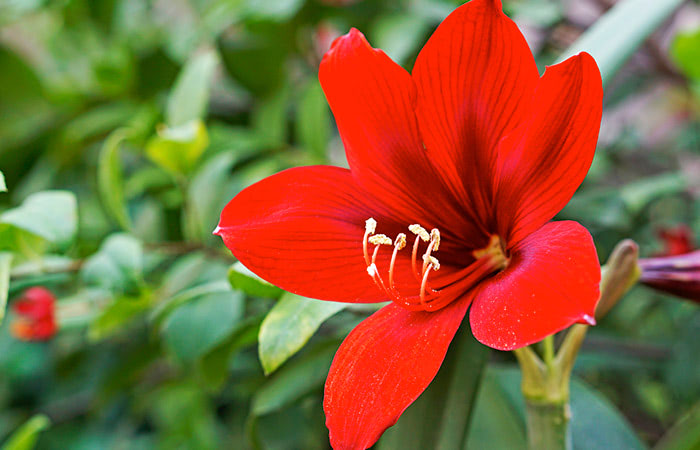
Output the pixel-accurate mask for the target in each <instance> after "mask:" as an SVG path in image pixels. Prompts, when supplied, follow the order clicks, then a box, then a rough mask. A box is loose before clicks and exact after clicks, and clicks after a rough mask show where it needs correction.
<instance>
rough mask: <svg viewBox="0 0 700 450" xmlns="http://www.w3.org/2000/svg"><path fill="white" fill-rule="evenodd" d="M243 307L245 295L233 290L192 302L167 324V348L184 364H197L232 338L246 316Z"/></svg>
mask: <svg viewBox="0 0 700 450" xmlns="http://www.w3.org/2000/svg"><path fill="white" fill-rule="evenodd" d="M243 305H244V301H243V295H242V294H241V293H240V292H235V291H230V290H229V291H219V292H213V293H210V294H206V295H202V296H200V297H198V298H196V299H193V300H190V301H188V302H187V303H185V304H183V305H182V306H180V307H178V308H177V309H175V310H174V311H173V312H172V313H171V314H170V315H169V316H168V317H167V318H166V319H165V321H164V322H163V327H162V328H161V333H162V335H163V339H164V341H165V344H166V345H167V346H168V347H169V348H170V350H171V351H172V352H173V353H174V354H175V356H177V357H178V358H179V359H180V360H181V361H184V362H191V361H194V360H195V359H197V358H199V357H201V356H203V355H204V354H205V353H206V352H208V351H209V350H211V349H212V348H214V347H216V346H217V345H218V344H219V343H221V342H222V341H223V340H224V339H226V338H227V337H228V336H229V335H230V334H231V332H232V331H233V329H234V328H235V327H236V325H237V323H238V322H239V321H240V319H241V317H242V316H243Z"/></svg>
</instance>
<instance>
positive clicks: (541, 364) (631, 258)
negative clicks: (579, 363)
mask: <svg viewBox="0 0 700 450" xmlns="http://www.w3.org/2000/svg"><path fill="white" fill-rule="evenodd" d="M637 254H638V250H637V245H636V244H635V243H634V242H632V241H629V240H625V241H622V242H620V243H619V244H618V245H617V247H615V249H614V250H613V253H612V254H611V255H610V258H609V259H608V262H607V264H606V265H605V266H604V267H603V268H602V269H601V272H602V276H601V281H600V301H599V303H598V307H597V308H596V318H597V319H600V318H601V317H603V316H604V315H605V314H607V312H608V311H609V310H610V308H612V307H613V306H614V305H615V304H616V303H617V302H618V300H619V299H620V298H622V296H623V295H624V294H625V293H626V292H627V291H628V290H629V289H630V288H631V287H632V286H633V285H634V284H635V283H636V281H637V280H638V279H639V273H640V271H639V267H638V266H637ZM587 331H588V325H582V324H575V325H573V326H572V327H570V328H569V330H568V332H567V333H566V336H565V337H564V340H563V342H562V344H561V346H560V347H559V350H558V351H557V352H556V355H555V349H554V336H548V337H546V338H545V339H544V340H542V342H541V343H540V348H541V352H542V358H540V357H539V356H538V355H537V353H536V352H535V351H534V350H533V349H532V347H523V348H519V349H517V350H514V351H513V353H514V354H515V357H516V358H517V360H518V363H519V364H520V369H521V372H522V384H521V389H522V393H523V396H524V397H525V406H526V408H525V411H526V425H527V436H528V448H530V449H531V450H540V449H546V450H568V449H571V448H573V444H572V441H571V432H570V429H569V424H570V421H571V409H570V406H569V384H570V380H571V371H572V370H573V367H574V363H575V362H576V356H577V355H578V352H579V349H580V348H581V345H582V344H583V339H584V338H585V337H586V332H587Z"/></svg>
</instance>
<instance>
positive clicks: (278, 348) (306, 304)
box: [258, 292, 347, 375]
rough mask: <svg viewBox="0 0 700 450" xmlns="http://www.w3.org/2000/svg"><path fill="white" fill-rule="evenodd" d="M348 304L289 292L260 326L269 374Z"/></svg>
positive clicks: (262, 359) (260, 349) (263, 358)
mask: <svg viewBox="0 0 700 450" xmlns="http://www.w3.org/2000/svg"><path fill="white" fill-rule="evenodd" d="M346 306H347V304H345V303H338V302H326V301H322V300H313V299H310V298H305V297H300V296H298V295H295V294H292V293H290V292H286V293H285V294H283V295H282V297H281V298H280V299H279V300H278V301H277V304H275V306H274V307H273V308H272V309H271V310H270V312H269V313H268V314H267V317H265V320H263V322H262V325H261V326H260V336H259V338H258V341H259V345H258V355H259V357H260V362H261V363H262V366H263V370H264V371H265V374H266V375H269V374H270V373H272V372H274V371H275V370H276V369H277V368H278V367H279V366H281V365H282V364H283V363H284V362H285V361H286V360H287V359H289V358H290V357H291V356H293V355H294V354H295V353H296V352H298V351H299V350H300V349H301V348H302V347H303V346H304V344H306V342H308V340H309V339H310V338H311V336H313V334H314V333H315V332H316V330H317V329H318V327H320V326H321V324H322V323H323V322H324V321H325V320H326V319H328V318H329V317H330V316H332V315H333V314H335V313H337V312H338V311H341V310H342V309H344V308H345V307H346Z"/></svg>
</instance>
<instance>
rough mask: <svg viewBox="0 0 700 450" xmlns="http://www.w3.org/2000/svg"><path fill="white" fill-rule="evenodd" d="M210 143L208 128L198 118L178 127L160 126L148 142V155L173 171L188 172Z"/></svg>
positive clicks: (164, 167) (175, 172) (161, 165)
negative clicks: (155, 134)
mask: <svg viewBox="0 0 700 450" xmlns="http://www.w3.org/2000/svg"><path fill="white" fill-rule="evenodd" d="M208 145H209V135H208V134H207V128H206V127H205V126H204V123H203V122H202V121H201V120H199V119H196V120H193V121H191V122H187V123H185V124H182V125H179V126H177V127H164V126H161V127H159V128H158V129H157V136H154V137H152V138H151V139H149V141H148V143H147V144H146V155H148V157H149V158H150V159H151V161H153V162H154V163H156V164H157V165H159V166H160V167H162V168H163V169H165V170H167V171H169V172H171V173H174V174H187V173H189V172H190V171H192V169H194V168H195V165H196V164H197V161H199V158H200V157H201V156H202V153H204V150H206V148H207V146H208Z"/></svg>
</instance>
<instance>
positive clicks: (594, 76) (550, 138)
mask: <svg viewBox="0 0 700 450" xmlns="http://www.w3.org/2000/svg"><path fill="white" fill-rule="evenodd" d="M602 99H603V88H602V82H601V78H600V71H599V70H598V66H597V65H596V63H595V61H594V60H593V58H592V57H591V56H590V55H589V54H587V53H581V54H579V55H576V56H573V57H571V58H569V59H567V60H566V61H564V62H562V63H560V64H557V65H555V66H551V67H548V68H547V70H546V71H545V74H544V76H543V77H542V79H541V81H540V83H539V85H538V87H537V90H536V91H535V94H534V102H533V103H532V105H533V107H532V110H531V112H530V114H529V119H528V120H527V122H525V123H523V124H522V125H521V126H519V127H518V129H517V130H516V131H514V132H513V133H511V135H509V136H507V137H505V138H504V139H503V140H502V141H501V143H500V145H499V149H498V174H497V177H496V179H495V180H496V182H497V183H498V194H497V200H496V209H497V210H498V211H499V216H498V219H497V220H498V225H499V234H501V236H503V237H504V238H506V242H508V245H509V246H513V245H515V244H516V243H517V242H519V241H520V240H521V239H523V238H524V237H525V236H527V235H528V234H530V233H532V232H534V231H535V230H537V229H538V228H539V227H541V226H542V225H543V224H545V223H546V222H547V221H549V220H551V219H552V217H554V215H555V214H556V213H558V212H559V211H560V210H561V209H562V208H563V207H564V205H566V204H567V203H568V202H569V200H570V199H571V197H572V196H573V194H574V192H575V191H576V189H577V188H578V186H579V185H580V184H581V182H582V181H583V179H584V178H585V177H586V174H587V173H588V169H589V167H590V166H591V161H592V160H593V154H594V153H595V146H596V142H597V140H598V131H599V129H600V118H601V114H602V109H603V100H602Z"/></svg>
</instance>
